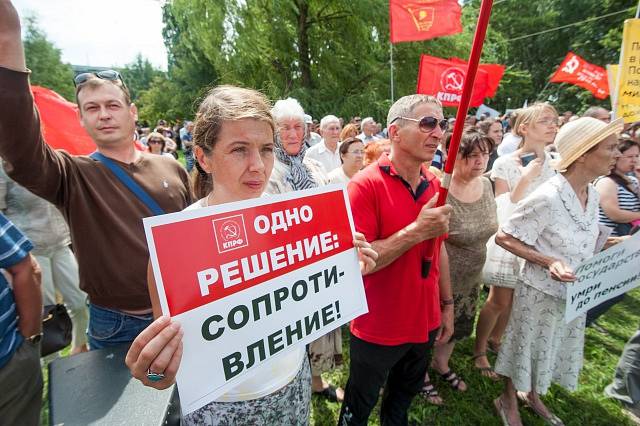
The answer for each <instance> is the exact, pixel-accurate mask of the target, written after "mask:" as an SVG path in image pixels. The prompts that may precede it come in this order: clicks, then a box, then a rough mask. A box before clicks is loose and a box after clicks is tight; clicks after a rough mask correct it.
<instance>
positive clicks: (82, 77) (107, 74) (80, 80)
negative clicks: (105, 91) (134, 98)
mask: <svg viewBox="0 0 640 426" xmlns="http://www.w3.org/2000/svg"><path fill="white" fill-rule="evenodd" d="M93 77H98V78H100V79H102V80H109V81H117V80H120V82H121V83H122V85H123V86H125V87H126V84H124V80H123V79H122V76H121V75H120V73H119V72H118V71H114V70H104V71H98V72H83V73H82V74H78V75H76V76H75V77H74V79H73V84H74V85H75V86H76V87H77V86H80V85H81V84H84V83H86V82H87V80H89V79H90V78H93Z"/></svg>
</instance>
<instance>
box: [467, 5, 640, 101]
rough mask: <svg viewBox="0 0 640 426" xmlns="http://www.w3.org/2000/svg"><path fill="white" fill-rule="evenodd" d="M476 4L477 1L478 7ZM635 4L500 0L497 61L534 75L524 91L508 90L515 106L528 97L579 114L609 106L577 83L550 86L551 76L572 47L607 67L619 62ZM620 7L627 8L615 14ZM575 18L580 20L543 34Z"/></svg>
mask: <svg viewBox="0 0 640 426" xmlns="http://www.w3.org/2000/svg"><path fill="white" fill-rule="evenodd" d="M478 4H479V1H478V0H474V1H473V5H474V7H477V5H478ZM634 6H637V1H635V0H538V1H530V0H506V1H504V2H500V3H498V4H496V5H495V6H494V9H493V13H492V17H491V24H490V34H492V33H499V34H500V37H501V39H502V40H496V43H494V45H493V46H492V48H494V49H495V51H496V52H497V59H498V60H500V61H501V62H502V63H505V64H507V65H508V66H509V67H510V68H511V69H513V70H517V71H518V72H524V73H529V75H530V79H531V84H530V86H528V87H529V88H525V92H518V91H509V92H508V96H509V97H510V98H511V99H512V101H514V100H517V103H516V102H514V103H516V105H522V102H524V100H526V99H528V100H529V102H531V101H533V100H549V101H551V102H553V103H554V104H555V105H556V107H557V108H558V109H559V110H560V111H564V110H571V111H573V112H581V111H584V110H585V109H586V108H587V107H588V106H589V105H603V106H605V107H610V101H609V99H606V100H603V101H599V100H597V99H595V98H594V97H593V96H591V94H590V93H589V92H588V91H586V90H584V89H581V88H579V87H577V86H572V85H568V84H555V83H551V84H549V78H550V76H551V75H552V74H553V72H554V71H555V70H556V69H557V68H558V65H560V63H561V62H562V60H563V59H564V57H565V56H566V54H567V52H569V51H573V52H574V53H576V54H577V55H580V56H581V57H583V58H584V59H586V60H587V61H590V62H592V63H594V64H596V65H600V66H603V67H604V66H605V65H606V64H610V63H616V62H618V55H619V52H620V42H621V36H622V24H623V21H624V20H625V19H628V18H632V17H633V12H634V10H635V7H634ZM514 11H517V13H514ZM618 11H626V12H625V13H620V14H613V13H615V12H618ZM610 14H612V15H610ZM605 15H610V16H605ZM603 16H604V17H603ZM583 21H584V22H583ZM575 22H582V23H581V24H579V25H576V26H569V27H566V28H561V29H558V30H554V31H550V32H543V31H544V30H546V29H552V28H556V27H561V26H564V25H567V24H571V23H575ZM539 32H541V33H540V34H537V35H533V36H529V37H525V38H520V37H523V36H526V35H529V34H534V33H539ZM504 89H505V88H501V91H500V92H499V95H498V96H499V98H500V99H499V100H500V102H501V103H503V102H504V101H505V100H506V98H505V96H504V92H507V91H506V90H504ZM497 100H498V99H497ZM494 104H495V103H494Z"/></svg>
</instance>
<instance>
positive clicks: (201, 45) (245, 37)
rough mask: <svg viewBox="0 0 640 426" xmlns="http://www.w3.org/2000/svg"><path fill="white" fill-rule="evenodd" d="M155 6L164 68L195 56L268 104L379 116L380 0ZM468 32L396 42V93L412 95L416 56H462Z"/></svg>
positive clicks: (178, 0)
mask: <svg viewBox="0 0 640 426" xmlns="http://www.w3.org/2000/svg"><path fill="white" fill-rule="evenodd" d="M165 8H166V9H167V10H168V11H169V13H167V14H166V15H165V26H166V27H168V28H169V29H170V30H171V31H168V32H166V34H165V40H167V39H168V40H169V41H170V43H167V46H168V49H169V51H170V52H171V53H170V62H171V56H175V57H176V58H177V57H182V58H189V59H194V58H196V59H197V63H202V64H208V65H209V66H211V67H212V69H214V70H216V71H217V75H218V76H219V78H218V80H217V83H229V84H238V85H242V86H247V87H253V88H256V89H259V90H261V91H263V92H264V93H266V94H267V96H269V97H270V98H272V99H279V98H283V97H287V96H292V97H295V98H297V99H299V100H300V101H301V103H302V105H303V106H304V107H305V110H307V112H309V113H310V114H312V115H314V116H316V117H320V116H322V115H325V114H327V113H334V114H339V115H342V116H344V117H349V116H352V115H356V114H358V115H360V114H367V115H373V116H375V117H376V118H377V119H379V120H381V119H384V117H386V112H387V109H388V107H389V104H390V99H389V97H390V75H389V73H390V67H389V53H390V52H389V49H390V45H389V41H388V40H389V38H388V33H389V26H388V2H387V1H384V0H376V1H370V0H246V1H244V2H236V1H230V0H227V1H211V0H188V1H187V0H173V1H171V2H169V3H167V5H166V6H165ZM168 17H170V18H171V19H167V18H168ZM470 31H471V29H469V30H467V31H466V32H465V34H463V35H461V36H455V37H444V38H440V39H437V40H430V41H427V42H420V43H405V44H400V45H396V46H395V48H394V62H395V76H396V79H395V80H396V96H401V95H404V94H408V93H412V92H414V91H415V87H416V75H417V70H418V60H419V56H420V53H421V52H429V53H430V54H437V53H442V54H448V55H450V56H454V55H465V54H466V53H467V52H468V47H467V46H468V44H467V43H468V41H469V40H470ZM166 35H171V37H166Z"/></svg>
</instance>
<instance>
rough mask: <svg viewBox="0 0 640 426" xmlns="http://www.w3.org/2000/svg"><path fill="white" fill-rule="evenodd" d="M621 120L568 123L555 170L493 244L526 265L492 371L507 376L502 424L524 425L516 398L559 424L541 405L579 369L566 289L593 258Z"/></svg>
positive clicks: (576, 328)
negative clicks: (599, 183) (601, 189)
mask: <svg viewBox="0 0 640 426" xmlns="http://www.w3.org/2000/svg"><path fill="white" fill-rule="evenodd" d="M622 125H623V124H622V120H620V119H618V120H615V121H613V122H611V123H609V124H606V123H603V122H602V121H599V120H596V119H594V118H589V117H584V118H580V119H578V120H575V121H572V122H570V123H568V124H565V125H564V126H563V127H562V128H561V129H560V131H559V132H558V135H557V136H556V139H555V144H556V147H557V149H558V153H559V154H560V159H559V160H558V161H557V164H555V167H556V169H557V170H558V171H559V172H560V173H559V174H557V175H556V176H554V177H552V178H550V179H549V180H548V181H546V182H545V183H544V184H542V185H541V186H540V187H539V188H538V189H536V191H534V192H533V193H532V194H530V195H529V196H527V197H526V198H525V199H524V200H522V201H521V202H520V203H518V206H517V207H516V210H515V211H514V213H513V214H512V215H511V217H510V218H509V220H508V221H507V222H506V223H505V224H503V225H502V227H501V229H500V231H499V232H498V234H497V236H496V242H497V243H498V244H499V245H500V246H502V247H504V248H505V249H506V250H509V251H510V252H512V253H514V254H515V255H517V256H519V257H521V258H523V259H525V262H524V265H523V267H522V270H521V274H520V278H519V280H520V282H519V283H518V285H517V286H516V290H515V294H514V301H513V310H512V313H511V317H510V318H509V323H508V325H507V330H506V335H505V339H504V343H503V344H502V346H501V348H500V353H499V354H498V359H497V361H496V365H495V371H496V372H497V373H498V374H500V375H502V376H504V377H505V378H506V386H505V389H504V392H503V393H502V395H501V396H500V397H499V398H498V399H496V400H495V401H494V404H495V406H496V409H497V411H498V413H499V414H500V416H501V418H502V421H503V422H504V424H505V425H521V424H522V423H521V420H520V414H519V412H518V400H520V401H521V402H522V403H523V404H524V405H526V406H528V407H529V408H531V409H532V410H533V411H534V412H535V413H536V414H538V415H539V416H540V417H542V418H543V419H544V420H545V421H546V422H547V423H548V424H551V425H562V424H563V423H562V420H560V419H559V418H558V417H557V416H556V415H554V414H553V413H551V411H549V409H548V408H547V407H546V406H545V405H544V403H543V402H542V400H541V399H540V395H543V394H545V393H546V392H547V390H548V389H549V386H550V385H551V382H552V381H554V382H556V383H557V384H559V385H561V386H563V387H565V388H567V389H569V390H574V389H575V388H576V387H577V384H578V374H579V373H580V369H581V368H582V359H583V347H584V326H585V315H581V316H580V317H578V318H577V319H575V320H573V321H571V322H570V323H568V324H566V323H565V320H564V314H565V298H566V285H567V284H566V283H570V282H572V281H574V280H575V279H576V277H575V275H574V273H573V269H572V268H575V267H576V266H577V265H578V264H579V263H581V262H583V261H585V260H586V259H588V258H590V257H592V256H593V255H594V253H595V251H596V250H598V249H599V248H597V247H596V241H597V239H598V235H599V227H598V214H597V213H598V202H599V197H598V193H597V192H596V190H595V189H594V188H593V186H592V185H591V184H590V182H591V181H593V180H594V179H595V178H596V177H598V176H602V175H606V174H607V173H608V172H609V171H610V170H611V168H612V167H614V166H615V163H616V159H617V158H618V156H619V155H620V153H619V152H618V149H617V134H618V133H620V132H621V131H622Z"/></svg>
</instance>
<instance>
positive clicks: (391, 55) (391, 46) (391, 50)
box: [389, 42, 395, 105]
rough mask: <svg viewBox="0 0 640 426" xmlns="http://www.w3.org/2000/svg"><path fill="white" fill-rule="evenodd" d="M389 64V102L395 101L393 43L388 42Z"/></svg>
mask: <svg viewBox="0 0 640 426" xmlns="http://www.w3.org/2000/svg"><path fill="white" fill-rule="evenodd" d="M389 46H390V47H389V58H390V61H389V64H390V65H391V104H392V105H393V103H394V102H395V98H394V94H393V43H392V42H389Z"/></svg>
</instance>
